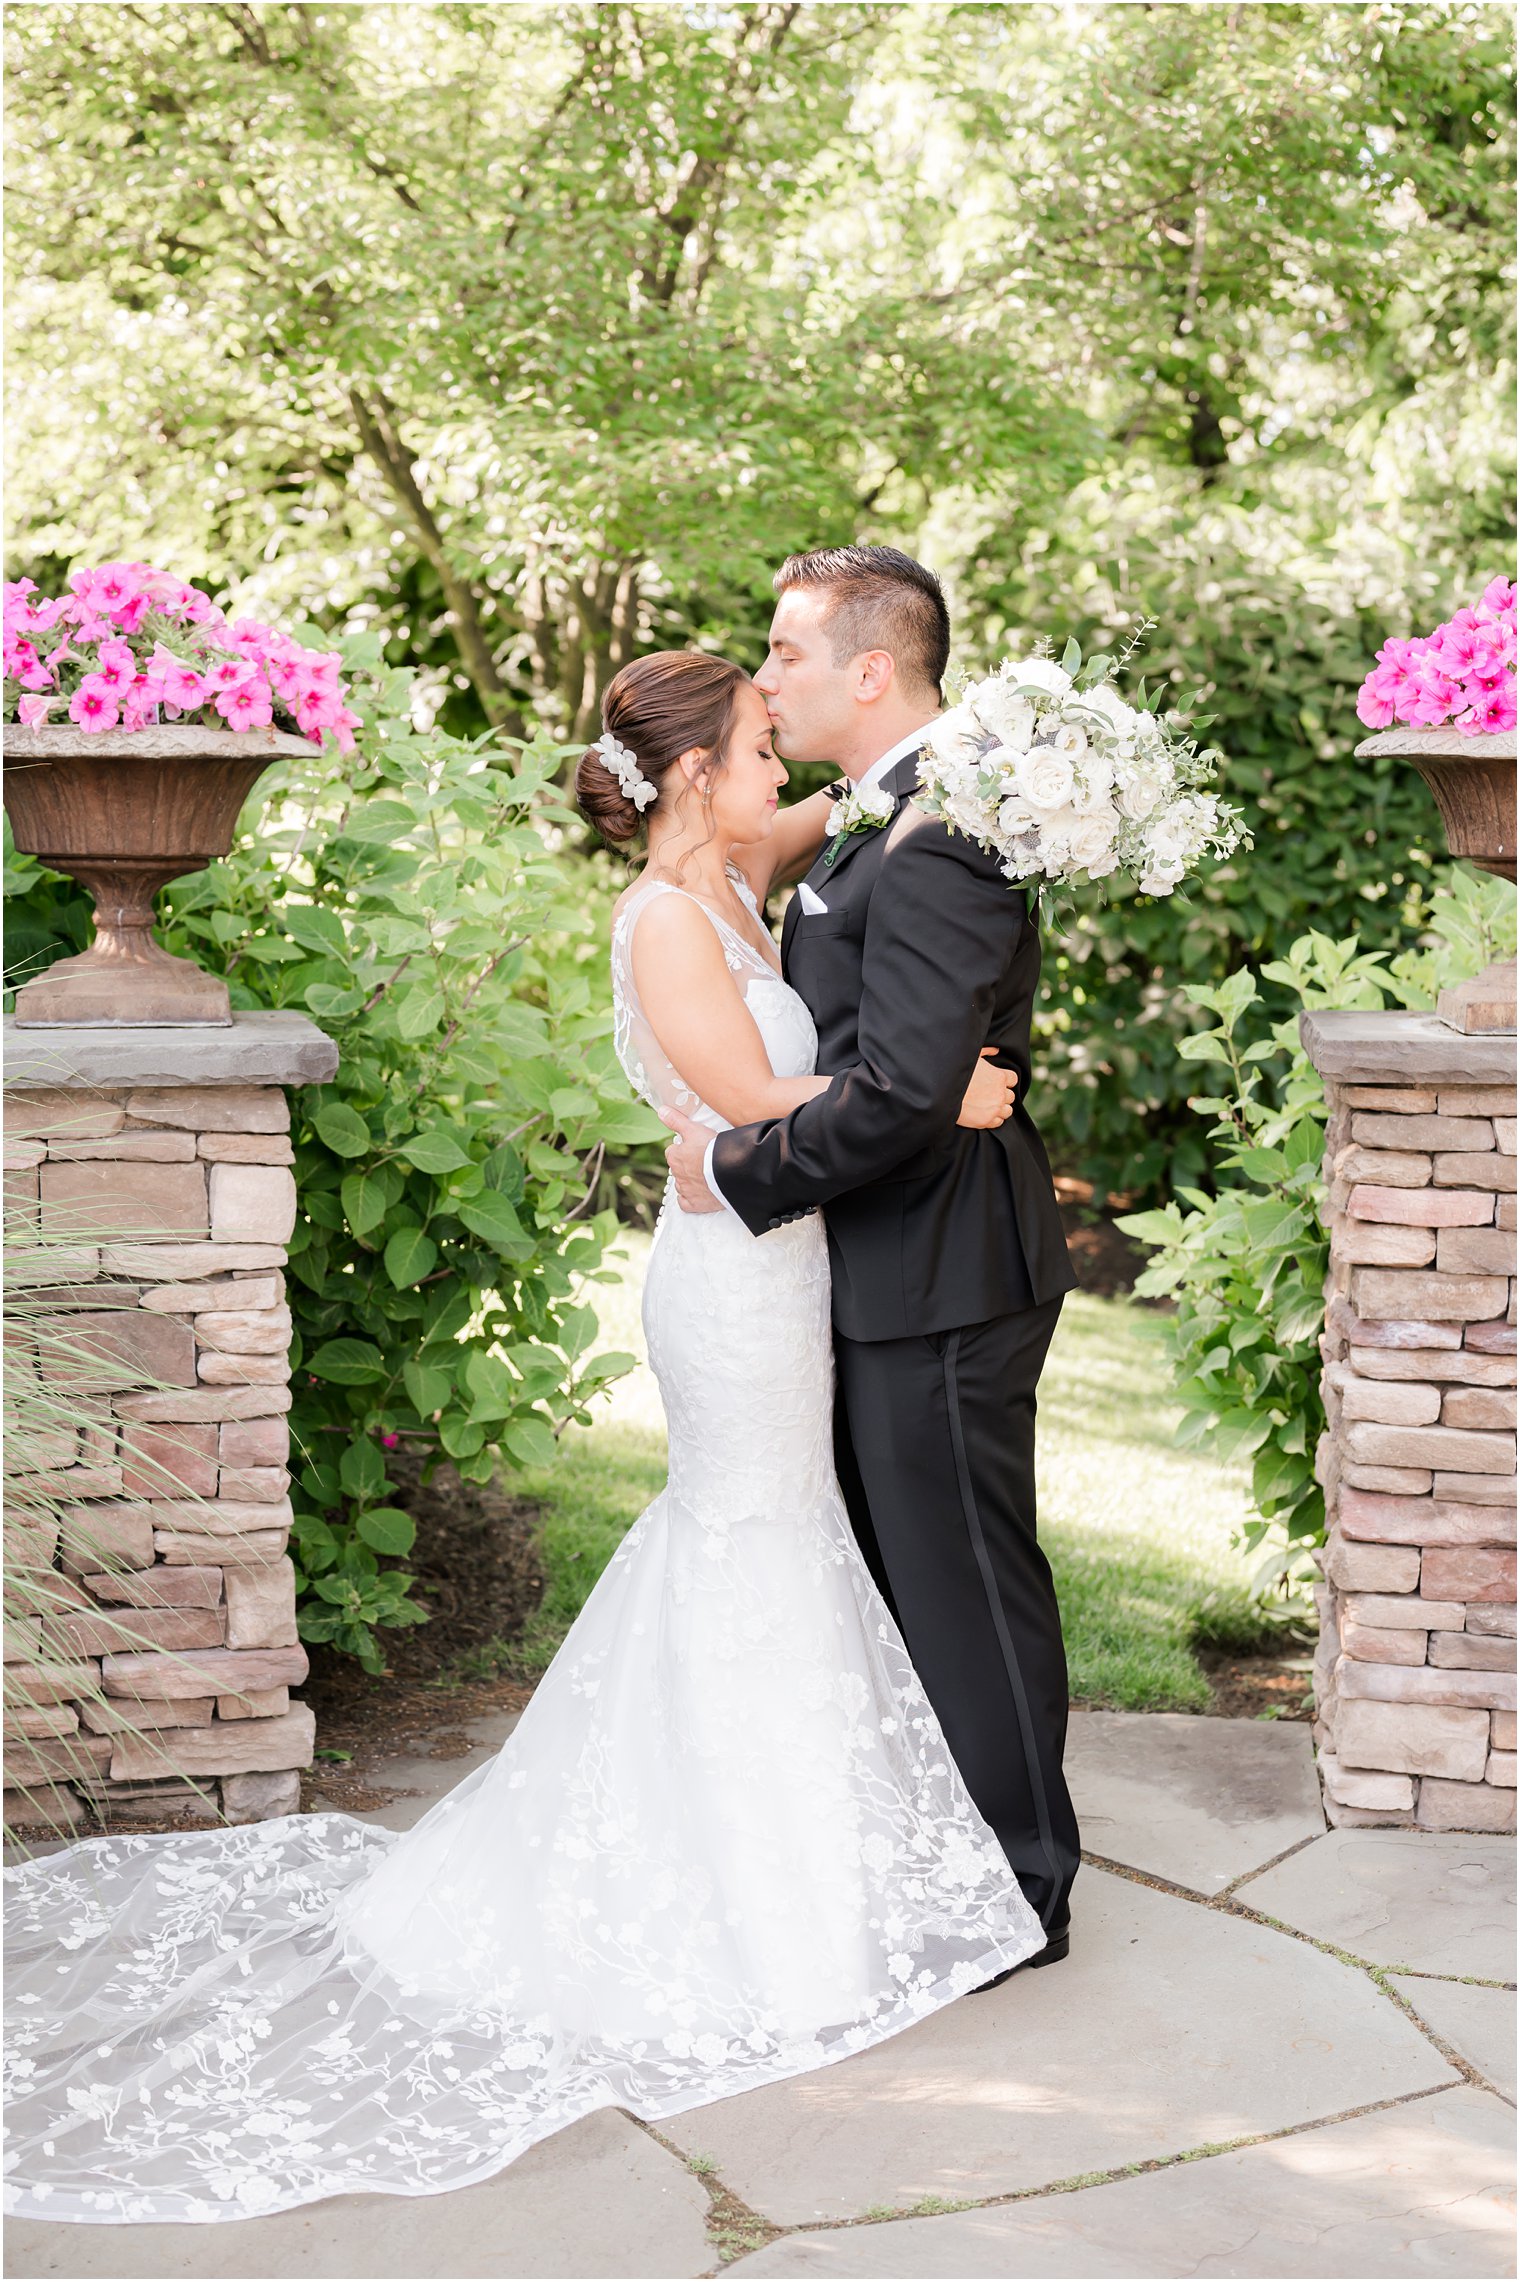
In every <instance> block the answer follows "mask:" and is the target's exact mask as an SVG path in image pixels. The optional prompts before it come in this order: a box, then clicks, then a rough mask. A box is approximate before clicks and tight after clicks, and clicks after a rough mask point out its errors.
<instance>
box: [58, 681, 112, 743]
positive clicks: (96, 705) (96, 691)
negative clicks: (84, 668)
mask: <svg viewBox="0 0 1520 2282" xmlns="http://www.w3.org/2000/svg"><path fill="white" fill-rule="evenodd" d="M69 719H70V720H71V721H73V722H75V723H77V724H78V726H79V727H80V728H81V729H84V730H88V731H91V732H94V731H96V730H100V729H114V728H115V727H116V724H117V721H118V720H119V719H120V709H119V707H118V706H117V703H116V692H115V691H114V690H113V689H111V688H110V687H109V686H108V685H107V684H106V683H105V682H104V681H103V680H102V679H101V677H100V675H99V674H86V675H85V677H84V680H83V681H82V682H81V683H80V685H79V687H78V688H77V689H76V690H75V692H74V695H73V696H72V698H71V699H70V700H69Z"/></svg>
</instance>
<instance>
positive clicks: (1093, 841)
mask: <svg viewBox="0 0 1520 2282" xmlns="http://www.w3.org/2000/svg"><path fill="white" fill-rule="evenodd" d="M1118 831H1119V811H1118V810H1117V809H1116V808H1113V807H1111V806H1110V807H1104V808H1102V809H1098V810H1096V811H1094V812H1093V813H1092V814H1091V815H1086V816H1083V815H1078V816H1077V817H1076V818H1075V819H1074V821H1073V823H1072V827H1071V833H1070V837H1069V840H1068V846H1069V848H1070V851H1071V860H1072V862H1073V863H1074V864H1079V865H1080V866H1081V868H1082V870H1083V871H1084V872H1091V873H1092V875H1093V877H1094V878H1101V876H1102V874H1103V872H1105V871H1112V870H1113V867H1114V863H1116V862H1117V861H1118V859H1117V857H1114V856H1113V854H1112V851H1113V845H1114V841H1115V839H1116V838H1117V837H1118ZM1105 858H1110V859H1111V860H1110V861H1107V862H1105V860H1104V859H1105Z"/></svg>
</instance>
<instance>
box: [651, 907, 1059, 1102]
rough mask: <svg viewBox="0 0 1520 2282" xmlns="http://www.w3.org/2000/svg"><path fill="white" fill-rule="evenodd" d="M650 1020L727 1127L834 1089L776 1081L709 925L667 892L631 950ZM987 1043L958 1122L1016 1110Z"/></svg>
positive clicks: (813, 1080) (812, 1081)
mask: <svg viewBox="0 0 1520 2282" xmlns="http://www.w3.org/2000/svg"><path fill="white" fill-rule="evenodd" d="M631 957H632V960H633V982H634V988H635V990H636V991H637V992H638V995H639V1000H640V1003H641V1004H642V1006H643V1010H644V1018H645V1020H646V1021H647V1022H648V1024H649V1027H650V1029H651V1030H652V1031H653V1032H654V1034H655V1038H656V1040H657V1042H658V1044H659V1047H660V1050H661V1052H662V1053H663V1054H664V1055H665V1058H666V1060H667V1061H669V1062H670V1063H671V1065H672V1067H673V1068H674V1070H675V1072H676V1075H677V1076H678V1077H679V1078H680V1079H681V1080H682V1081H683V1083H684V1084H686V1085H688V1086H689V1087H690V1088H691V1090H692V1092H693V1093H694V1094H695V1095H696V1097H697V1099H698V1100H699V1101H705V1102H706V1103H707V1105H708V1107H709V1108H710V1109H715V1110H716V1111H717V1112H718V1115H719V1116H720V1117H726V1118H727V1119H728V1121H729V1123H730V1125H749V1124H753V1123H755V1122H756V1121H757V1120H759V1119H761V1118H767V1117H785V1116H786V1115H787V1114H788V1113H789V1112H790V1111H791V1110H794V1109H800V1108H801V1106H802V1104H803V1103H804V1102H805V1101H812V1100H813V1099H814V1097H815V1096H816V1095H818V1094H821V1093H825V1092H827V1090H828V1086H829V1080H828V1078H826V1077H823V1076H814V1077H807V1078H778V1077H777V1075H776V1073H775V1071H774V1070H773V1069H772V1068H771V1065H770V1057H769V1055H768V1054H767V1053H766V1050H765V1041H764V1039H763V1038H762V1037H761V1035H760V1032H759V1030H758V1029H757V1028H756V1025H755V1019H754V1016H753V1015H752V1014H751V1013H750V1010H749V1008H748V1007H747V1006H746V1005H745V1003H744V993H743V992H742V991H741V990H740V988H739V985H738V984H737V983H736V982H735V980H734V978H733V976H732V975H731V974H730V972H729V969H728V962H727V961H726V960H725V958H724V956H723V947H722V945H721V944H720V942H719V941H718V937H717V935H716V933H715V932H714V930H713V927H712V923H711V921H710V920H709V919H708V918H707V917H706V915H705V914H704V913H703V912H702V911H700V910H699V909H698V908H697V906H696V905H695V904H693V903H690V902H688V901H687V899H686V898H685V897H684V896H679V895H661V896H656V897H655V898H654V900H653V901H652V902H651V903H649V904H646V906H645V907H644V909H643V911H642V912H641V913H640V914H639V922H638V925H637V927H636V928H635V929H634V933H633V942H632V945H631ZM994 1052H995V1049H994V1048H993V1047H991V1046H984V1047H983V1048H982V1051H981V1055H980V1056H979V1057H978V1060H977V1063H976V1067H975V1068H974V1070H973V1071H972V1073H971V1082H970V1084H969V1085H968V1086H967V1088H966V1092H965V1096H964V1098H963V1100H962V1102H961V1106H960V1113H959V1115H958V1116H957V1118H956V1123H957V1124H958V1125H966V1126H971V1127H974V1128H978V1129H982V1128H989V1127H992V1126H997V1125H1002V1124H1004V1123H1005V1122H1006V1120H1007V1119H1008V1118H1009V1117H1010V1116H1011V1115H1012V1113H1013V1095H1014V1086H1015V1082H1016V1081H1015V1076H1014V1073H1013V1072H1012V1071H1011V1070H1005V1069H1000V1068H999V1067H998V1066H997V1064H996V1063H995V1062H994V1061H993V1060H992V1059H991V1058H990V1057H991V1056H992V1055H993V1053H994Z"/></svg>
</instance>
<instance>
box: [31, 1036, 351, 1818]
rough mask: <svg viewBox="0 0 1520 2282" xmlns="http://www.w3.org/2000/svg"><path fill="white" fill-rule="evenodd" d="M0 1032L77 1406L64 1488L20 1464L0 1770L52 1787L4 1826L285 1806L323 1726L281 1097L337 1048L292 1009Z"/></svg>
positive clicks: (67, 1379)
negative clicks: (296, 1561)
mask: <svg viewBox="0 0 1520 2282" xmlns="http://www.w3.org/2000/svg"><path fill="white" fill-rule="evenodd" d="M5 1044H6V1087H5V1162H6V1182H7V1190H8V1196H9V1199H10V1209H11V1211H12V1213H15V1212H17V1211H18V1210H19V1211H20V1212H21V1213H23V1214H26V1215H28V1216H30V1215H31V1214H33V1213H35V1214H36V1215H37V1217H38V1220H39V1223H40V1227H41V1230H42V1232H43V1235H44V1237H45V1238H46V1239H47V1240H48V1241H47V1242H46V1244H45V1246H44V1248H43V1250H42V1251H41V1252H40V1254H39V1258H40V1259H41V1260H42V1261H43V1262H44V1263H45V1266H46V1284H47V1297H46V1300H45V1303H43V1308H42V1313H43V1319H44V1323H45V1328H46V1333H47V1337H46V1340H45V1341H44V1342H37V1341H33V1342H31V1353H32V1355H33V1356H34V1357H39V1358H40V1361H39V1362H38V1365H37V1367H39V1368H40V1369H41V1372H42V1374H43V1376H44V1378H45V1379H47V1380H48V1381H49V1382H50V1386H51V1382H55V1381H56V1383H57V1387H58V1389H59V1391H61V1393H62V1394H63V1395H64V1397H65V1398H66V1400H68V1401H72V1402H73V1403H74V1404H75V1415H74V1416H73V1417H72V1418H70V1417H68V1416H67V1415H64V1416H62V1417H61V1418H60V1422H59V1425H58V1428H57V1432H56V1437H55V1439H56V1442H57V1445H58V1446H57V1448H56V1449H53V1450H49V1451H47V1452H46V1454H45V1457H46V1463H47V1464H48V1466H49V1467H50V1468H52V1470H51V1471H50V1472H47V1473H45V1474H44V1473H36V1472H34V1473H32V1474H31V1475H29V1476H28V1475H25V1474H22V1475H20V1476H19V1477H17V1476H16V1474H15V1468H14V1465H12V1466H8V1468H7V1475H8V1484H7V1486H8V1489H9V1491H10V1493H11V1498H12V1499H13V1500H14V1503H15V1506H16V1509H17V1510H16V1518H15V1522H14V1524H13V1530H14V1534H13V1540H12V1556H11V1559H12V1566H13V1569H14V1565H15V1562H16V1560H17V1559H18V1558H20V1559H22V1560H24V1562H25V1565H26V1566H27V1568H28V1569H30V1570H31V1571H32V1572H33V1584H32V1587H31V1589H30V1591H29V1590H28V1589H27V1587H26V1585H25V1584H24V1583H23V1584H22V1585H21V1587H20V1588H19V1591H18V1589H16V1588H13V1587H11V1586H8V1588H7V1602H8V1604H9V1605H8V1608H7V1614H8V1615H11V1614H12V1613H13V1610H14V1611H15V1624H14V1630H13V1631H8V1634H7V1639H6V1643H5V1656H6V1661H7V1665H8V1666H9V1667H11V1670H10V1671H8V1674H7V1677H8V1679H9V1680H10V1681H11V1682H12V1685H11V1686H10V1687H8V1688H7V1709H6V1745H7V1750H6V1762H7V1778H6V1779H7V1782H8V1783H10V1784H12V1785H22V1784H24V1785H25V1786H26V1787H27V1789H28V1791H29V1792H30V1794H31V1802H30V1811H28V1801H27V1800H26V1799H23V1798H20V1797H18V1796H14V1795H13V1794H12V1793H11V1792H7V1795H6V1815H7V1819H8V1820H16V1821H38V1820H41V1819H47V1820H49V1821H51V1822H53V1823H55V1824H58V1823H73V1824H78V1823H80V1822H82V1821H83V1820H84V1819H85V1808H84V1804H83V1800H85V1799H88V1800H90V1801H91V1802H92V1804H94V1806H95V1807H96V1808H97V1810H98V1811H99V1812H101V1813H103V1814H105V1815H106V1816H108V1817H109V1819H110V1821H111V1822H112V1823H113V1824H114V1823H120V1822H123V1821H132V1820H134V1819H135V1820H149V1819H152V1818H155V1817H157V1816H159V1815H162V1814H165V1813H174V1812H178V1811H181V1810H186V1809H188V1810H189V1811H191V1812H194V1813H200V1814H203V1815H207V1816H210V1815H222V1816H225V1817H226V1818H227V1819H228V1820H230V1821H233V1822H252V1821H258V1820H261V1819H262V1818H264V1817H265V1816H269V1815H277V1814H288V1813H291V1812H293V1811H294V1810H295V1809H296V1807H297V1806H298V1805H299V1803H300V1775H299V1770H300V1769H301V1768H302V1767H304V1766H307V1765H308V1764H309V1763H310V1760H311V1754H312V1740H313V1720H312V1715H311V1712H310V1711H309V1710H308V1709H307V1707H306V1706H305V1705H303V1704H299V1703H293V1702H292V1701H291V1697H290V1689H291V1688H292V1686H294V1685H297V1684H298V1683H299V1682H300V1681H301V1680H303V1679H304V1678H305V1676H306V1669H307V1660H306V1655H305V1651H304V1650H303V1649H302V1648H301V1647H300V1646H299V1644H298V1642H297V1638H296V1626H295V1586H294V1572H293V1570H292V1567H291V1563H290V1560H289V1558H288V1556H287V1553H286V1545H287V1541H288V1538H289V1532H290V1523H291V1509H290V1499H289V1496H288V1494H287V1493H288V1489H289V1475H288V1473H287V1472H286V1460H287V1456H288V1448H289V1434H288V1428H287V1422H286V1417H285V1413H286V1412H287V1411H288V1410H289V1408H290V1383H289V1382H290V1368H289V1352H288V1351H289V1346H290V1312H289V1310H288V1308H287V1307H286V1305H285V1279H284V1276H283V1274H282V1272H281V1271H282V1270H283V1268H284V1265H285V1259H286V1245H287V1244H288V1242H289V1239H290V1235H291V1231H292V1229H293V1227H294V1225H295V1214H296V1187H295V1179H294V1176H293V1174H292V1172H291V1170H290V1167H291V1163H292V1158H293V1152H292V1150H291V1145H290V1137H289V1126H290V1110H289V1105H288V1103H287V1101H286V1098H285V1093H284V1091H283V1089H284V1088H285V1087H286V1086H290V1085H309V1084H313V1083H321V1082H322V1081H324V1080H326V1079H328V1078H330V1077H331V1076H332V1075H333V1072H334V1071H335V1069H336V1068H337V1060H338V1057H337V1049H336V1048H335V1047H334V1046H333V1044H332V1042H331V1040H330V1039H328V1038H326V1037H325V1036H324V1035H323V1034H322V1032H321V1031H320V1030H318V1029H316V1027H315V1026H314V1025H313V1024H312V1023H310V1022H308V1021H307V1020H306V1019H305V1017H304V1016H301V1015H297V1014H285V1013H260V1014H239V1015H236V1016H235V1017H234V1018H233V1021H232V1024H231V1026H230V1027H222V1028H218V1027H214V1026H206V1027H198V1028H183V1029H168V1028H154V1029H134V1028H128V1027H122V1028H119V1029H104V1028H101V1029H51V1030H49V1029H21V1030H18V1029H16V1028H14V1026H13V1025H12V1024H10V1023H9V1022H8V1023H7V1024H6V1039H5ZM76 1234H77V1235H78V1239H79V1240H78V1241H77V1243H76V1242H73V1241H69V1242H66V1243H60V1242H59V1241H58V1240H59V1239H71V1238H72V1237H74V1236H75V1235H76ZM33 1305H34V1307H35V1306H36V1305H37V1303H35V1302H34V1303H33ZM17 1318H18V1319H17V1322H16V1326H15V1336H16V1341H17V1348H18V1354H17V1367H18V1368H23V1369H25V1368H27V1367H28V1357H27V1348H28V1340H27V1328H28V1326H27V1321H26V1319H25V1316H24V1315H23V1314H22V1312H21V1311H19V1310H18V1311H17ZM60 1331H62V1332H63V1334H64V1340H63V1342H62V1343H60V1339H59V1333H60ZM76 1359H77V1361H76ZM76 1390H77V1392H76ZM32 1455H33V1456H34V1457H35V1453H33V1454H32ZM8 1502H10V1501H9V1500H8ZM49 1562H51V1567H52V1574H51V1575H50V1576H47V1577H44V1578H41V1579H40V1580H38V1579H37V1578H36V1575H35V1572H36V1570H37V1569H38V1568H41V1569H46V1568H47V1566H48V1564H49ZM18 1600H19V1602H20V1604H21V1605H20V1606H19V1608H17V1607H16V1604H17V1602H18ZM28 1604H29V1605H28ZM39 1807H41V1808H43V1809H44V1810H45V1816H44V1815H40V1814H39V1812H38V1808H39Z"/></svg>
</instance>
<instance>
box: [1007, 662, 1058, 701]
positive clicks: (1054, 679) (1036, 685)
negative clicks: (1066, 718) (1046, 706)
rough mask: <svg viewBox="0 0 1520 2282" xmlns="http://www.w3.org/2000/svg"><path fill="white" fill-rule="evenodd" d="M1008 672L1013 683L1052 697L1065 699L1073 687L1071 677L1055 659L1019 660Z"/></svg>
mask: <svg viewBox="0 0 1520 2282" xmlns="http://www.w3.org/2000/svg"><path fill="white" fill-rule="evenodd" d="M1007 672H1008V679H1009V680H1010V681H1011V682H1016V683H1021V684H1022V685H1023V687H1024V688H1026V689H1043V690H1046V691H1048V692H1049V694H1050V695H1051V696H1052V697H1064V696H1065V695H1066V692H1067V691H1068V690H1069V689H1070V687H1071V675H1070V674H1069V673H1067V672H1066V670H1065V668H1064V667H1062V666H1058V665H1057V664H1056V661H1055V659H1054V658H1018V659H1016V660H1015V661H1014V663H1013V664H1012V665H1010V666H1009V667H1008V669H1007Z"/></svg>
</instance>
